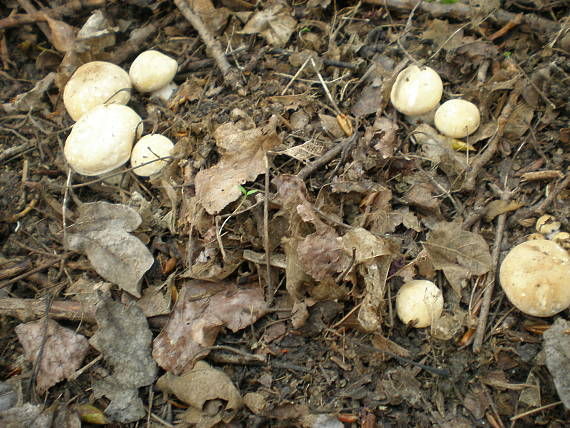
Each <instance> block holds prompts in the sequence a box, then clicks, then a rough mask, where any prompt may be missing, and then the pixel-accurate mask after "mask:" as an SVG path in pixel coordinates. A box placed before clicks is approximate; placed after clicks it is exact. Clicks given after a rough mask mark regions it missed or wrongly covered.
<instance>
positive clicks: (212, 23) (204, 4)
mask: <svg viewBox="0 0 570 428" xmlns="http://www.w3.org/2000/svg"><path fill="white" fill-rule="evenodd" d="M192 10H193V11H194V12H195V13H196V15H198V16H200V18H202V21H204V24H206V27H208V29H209V30H210V31H212V32H214V33H217V32H219V31H220V30H221V29H222V28H223V27H224V26H225V25H226V23H227V21H228V17H229V16H230V11H229V9H228V8H226V7H220V8H216V7H214V4H213V3H212V1H211V0H192Z"/></svg>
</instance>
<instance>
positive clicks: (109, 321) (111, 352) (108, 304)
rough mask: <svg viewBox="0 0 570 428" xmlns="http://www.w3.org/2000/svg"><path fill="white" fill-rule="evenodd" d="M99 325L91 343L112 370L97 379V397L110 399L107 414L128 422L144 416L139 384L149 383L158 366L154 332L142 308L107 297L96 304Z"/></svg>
mask: <svg viewBox="0 0 570 428" xmlns="http://www.w3.org/2000/svg"><path fill="white" fill-rule="evenodd" d="M95 316H96V319H97V325H98V329H97V331H96V332H95V334H94V335H93V337H91V339H90V340H89V343H90V344H91V345H92V346H93V347H94V348H95V349H97V350H98V351H99V352H101V354H102V355H103V358H104V359H105V361H106V362H107V364H108V365H109V366H111V367H112V370H113V372H112V374H111V375H109V376H106V377H104V378H103V379H99V380H96V381H94V383H93V390H94V392H95V396H96V397H101V396H103V395H105V396H106V397H108V398H109V399H110V400H111V403H110V404H109V406H108V407H107V408H106V409H105V414H106V415H107V416H109V417H111V418H112V419H114V420H117V421H119V422H123V423H127V422H134V421H136V420H138V419H140V418H142V417H143V416H144V415H145V414H146V412H145V410H144V406H143V403H142V401H141V399H140V398H139V396H138V388H141V387H143V386H147V385H150V384H151V383H152V382H153V381H154V378H155V376H156V372H157V367H156V364H155V362H154V361H153V360H152V358H151V356H150V344H151V341H152V333H151V331H150V329H149V327H148V322H147V320H146V317H145V316H144V314H143V312H142V309H140V308H139V307H138V306H137V305H135V304H132V305H129V306H125V305H122V304H120V303H117V302H114V301H112V300H111V299H106V300H104V301H102V302H101V303H99V304H98V305H97V312H96V315H95Z"/></svg>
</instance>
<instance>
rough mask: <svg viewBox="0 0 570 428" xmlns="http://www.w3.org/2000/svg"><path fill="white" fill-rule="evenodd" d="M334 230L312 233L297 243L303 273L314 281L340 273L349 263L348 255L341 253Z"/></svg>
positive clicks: (341, 249)
mask: <svg viewBox="0 0 570 428" xmlns="http://www.w3.org/2000/svg"><path fill="white" fill-rule="evenodd" d="M337 237H338V235H337V234H336V232H335V231H334V229H332V228H330V229H325V230H323V231H320V232H315V233H312V234H310V235H308V236H306V237H305V238H303V239H301V240H299V241H298V242H297V256H298V259H299V263H300V265H301V267H302V268H303V270H304V271H305V273H307V274H308V275H311V276H312V277H313V278H314V279H315V280H317V281H322V280H323V279H325V278H327V277H330V276H331V275H334V274H335V273H338V272H342V271H343V270H344V269H346V268H347V267H348V264H349V263H350V253H346V252H345V251H343V248H342V247H341V245H340V242H338V241H337V239H336V238H337Z"/></svg>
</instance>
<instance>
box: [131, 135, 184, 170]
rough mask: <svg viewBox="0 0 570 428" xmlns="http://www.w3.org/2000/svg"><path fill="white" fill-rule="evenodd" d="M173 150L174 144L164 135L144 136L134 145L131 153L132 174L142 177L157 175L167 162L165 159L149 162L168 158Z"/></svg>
mask: <svg viewBox="0 0 570 428" xmlns="http://www.w3.org/2000/svg"><path fill="white" fill-rule="evenodd" d="M173 148H174V144H173V143H172V141H170V140H169V139H168V138H166V137H165V136H164V135H160V134H151V135H145V136H144V137H142V138H141V139H140V140H139V141H138V142H137V143H136V144H135V147H134V148H133V152H132V153H131V166H132V167H133V168H134V169H133V172H134V173H135V174H137V175H140V176H142V177H149V176H151V175H154V174H157V173H158V172H160V170H161V169H162V168H164V166H165V165H166V164H167V162H168V161H167V160H165V159H163V160H156V161H154V162H151V161H153V160H155V159H160V158H164V157H167V156H170V154H171V153H172V149H173ZM149 162H151V163H149ZM143 164H147V165H143ZM139 165H143V166H139Z"/></svg>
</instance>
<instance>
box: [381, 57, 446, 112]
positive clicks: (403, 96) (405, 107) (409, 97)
mask: <svg viewBox="0 0 570 428" xmlns="http://www.w3.org/2000/svg"><path fill="white" fill-rule="evenodd" d="M442 94H443V83H442V81H441V78H440V77H439V74H437V72H436V71H435V70H433V69H431V68H429V67H426V66H423V67H418V66H417V65H410V66H409V67H407V68H405V69H404V70H402V71H401V72H400V74H398V77H397V78H396V81H395V82H394V85H393V86H392V91H391V92H390V101H391V102H392V105H393V106H394V107H395V108H396V110H398V111H399V112H400V113H403V114H405V115H409V116H418V115H423V114H426V113H429V112H431V111H432V110H433V109H435V108H436V107H437V105H438V104H439V101H440V100H441V95H442Z"/></svg>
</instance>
